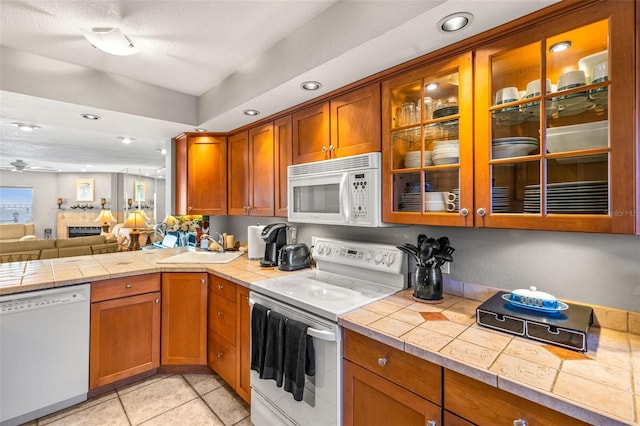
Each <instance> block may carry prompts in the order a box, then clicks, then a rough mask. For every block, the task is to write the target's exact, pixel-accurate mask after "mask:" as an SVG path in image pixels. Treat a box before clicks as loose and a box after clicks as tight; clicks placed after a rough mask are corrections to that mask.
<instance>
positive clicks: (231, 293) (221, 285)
mask: <svg viewBox="0 0 640 426" xmlns="http://www.w3.org/2000/svg"><path fill="white" fill-rule="evenodd" d="M209 282H210V283H212V285H210V286H209V291H210V292H211V293H213V294H217V295H219V296H222V297H224V298H225V299H227V300H229V301H231V302H234V303H235V301H236V285H235V284H234V283H232V282H231V281H228V280H225V279H224V278H220V277H218V276H216V275H209Z"/></svg>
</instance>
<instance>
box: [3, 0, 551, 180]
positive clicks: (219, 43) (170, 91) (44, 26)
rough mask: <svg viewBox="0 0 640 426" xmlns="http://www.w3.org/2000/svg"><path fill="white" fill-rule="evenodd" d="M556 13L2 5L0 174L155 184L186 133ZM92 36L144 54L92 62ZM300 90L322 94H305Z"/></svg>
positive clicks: (390, 7)
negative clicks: (126, 140)
mask: <svg viewBox="0 0 640 426" xmlns="http://www.w3.org/2000/svg"><path fill="white" fill-rule="evenodd" d="M555 1H556V0H526V1H525V0H512V1H506V0H467V1H460V0H418V1H410V0H399V1H393V0H387V1H384V0H379V1H367V0H341V1H311V0H310V1H305V0H283V1H273V0H262V1H242V0H240V1H217V0H209V1H207V0H199V1H189V0H160V1H157V0H117V1H109V0H92V1H87V0H56V1H45V0H1V1H0V45H1V48H2V50H1V55H2V57H1V58H0V59H1V60H0V114H1V115H0V137H1V139H2V144H1V145H0V166H8V164H9V163H10V162H12V161H15V159H18V158H19V159H22V160H24V161H26V162H27V163H29V164H31V165H34V166H51V167H55V168H59V169H61V170H63V171H80V170H82V169H86V168H87V165H91V166H92V168H91V170H93V171H106V172H116V171H119V170H122V169H125V168H127V169H130V170H143V171H144V173H152V172H153V171H154V170H155V169H159V168H162V167H164V166H165V159H164V158H163V157H162V156H161V155H159V154H158V152H157V150H158V149H161V148H163V147H168V146H169V145H170V139H171V137H173V136H175V135H177V134H179V133H180V132H182V131H191V130H193V128H194V127H196V126H204V127H206V128H207V129H209V130H211V131H228V130H231V129H234V128H237V127H239V126H242V125H244V124H248V123H250V122H251V121H252V120H253V119H250V118H247V117H246V116H243V115H242V113H241V112H242V110H243V109H246V108H257V109H259V110H260V111H261V112H262V115H261V116H258V119H259V118H261V117H264V116H266V115H270V114H273V113H275V112H277V111H279V110H282V109H284V108H287V107H290V106H293V105H296V104H298V103H300V102H304V101H305V100H308V99H310V98H311V97H312V96H317V95H318V94H322V93H326V92H327V91H331V90H334V89H336V88H339V87H341V86H343V85H345V84H348V83H349V82H352V81H355V80H357V79H360V78H363V77H365V76H367V75H371V74H373V73H375V72H378V71H381V70H383V69H386V68H389V67H391V66H393V65H396V64H398V63H401V62H404V61H407V60H409V59H411V58H413V57H416V56H419V55H421V54H424V53H427V52H430V51H433V50H435V49H437V48H440V47H443V46H446V45H448V44H452V43H455V42H456V41H459V40H461V39H463V38H467V37H469V36H472V35H474V34H476V33H479V32H481V31H484V30H486V29H489V28H492V27H495V26H497V25H500V24H502V23H504V22H507V21H509V20H512V19H515V18H517V17H520V16H523V15H525V14H527V13H530V12H532V11H535V10H537V9H540V8H542V7H545V6H547V5H549V4H551V3H554V2H555ZM496 10H500V14H499V16H498V14H496V13H494V11H496ZM457 11H469V12H471V13H473V14H474V16H475V20H474V22H473V24H472V25H471V27H470V28H468V29H465V30H464V31H462V32H460V33H459V34H455V35H443V34H441V33H439V32H437V31H436V30H435V24H436V23H437V22H438V20H439V19H440V18H442V17H444V16H446V15H447V14H450V13H453V12H457ZM97 26H100V27H105V26H114V27H115V26H117V27H120V28H121V29H122V30H123V31H124V32H125V33H126V34H127V35H128V36H129V38H130V39H131V40H132V42H133V43H134V44H135V45H136V46H137V47H139V48H141V49H142V51H141V53H139V54H136V55H132V56H126V57H120V56H111V55H108V54H105V53H103V52H101V51H99V50H97V49H94V48H93V47H91V46H90V44H89V43H88V42H87V41H86V40H85V39H84V38H83V37H82V36H81V33H80V30H85V31H88V30H90V29H91V28H92V27H97ZM305 79H315V80H320V81H322V83H323V88H322V90H321V91H320V93H316V94H313V95H310V94H309V93H306V92H303V91H301V90H300V89H299V85H300V82H302V81H304V80H305ZM87 112H90V113H96V114H98V115H100V116H102V119H101V120H99V121H96V122H89V121H87V120H84V119H82V118H80V114H81V113H87ZM12 122H28V123H33V124H36V125H38V126H40V127H41V128H40V129H38V130H36V131H34V132H30V133H25V132H22V131H20V130H19V129H17V128H15V127H13V126H11V123H12ZM117 136H131V137H134V138H136V141H135V142H134V143H132V144H130V145H123V144H122V143H121V142H119V141H118V140H117V139H116V137H117Z"/></svg>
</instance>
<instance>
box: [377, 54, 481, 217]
mask: <svg viewBox="0 0 640 426" xmlns="http://www.w3.org/2000/svg"><path fill="white" fill-rule="evenodd" d="M471 82H472V81H471V55H464V56H462V57H459V58H456V59H455V60H453V61H447V62H446V63H440V64H437V65H434V66H429V67H425V68H423V69H420V70H418V71H414V72H410V73H407V74H406V75H403V76H401V77H397V78H394V79H392V80H389V81H386V82H384V83H383V105H384V108H385V109H384V110H383V126H385V127H387V128H386V129H385V132H384V133H383V134H384V136H383V151H384V153H383V158H384V160H383V162H384V170H383V199H384V200H385V205H384V212H383V215H384V220H385V221H389V222H397V223H422V224H425V223H432V224H448V225H458V226H464V225H467V219H466V217H465V215H464V212H465V211H466V212H468V211H469V210H468V209H469V207H468V206H467V207H466V210H463V209H464V207H465V206H466V205H467V204H468V205H469V206H470V205H471V203H472V197H473V194H472V188H473V186H472V177H471V173H472V158H473V157H472V131H471V128H472V126H471V111H472V107H473V105H472V103H471V102H470V99H471V96H472V92H471V90H472V89H471ZM461 201H462V204H461ZM465 203H467V204H465ZM461 206H462V208H461ZM461 210H463V211H462V214H461Z"/></svg>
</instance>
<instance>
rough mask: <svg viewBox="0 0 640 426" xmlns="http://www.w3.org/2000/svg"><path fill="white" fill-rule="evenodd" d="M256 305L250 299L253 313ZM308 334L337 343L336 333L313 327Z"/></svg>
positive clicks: (308, 329) (308, 330)
mask: <svg viewBox="0 0 640 426" xmlns="http://www.w3.org/2000/svg"><path fill="white" fill-rule="evenodd" d="M255 304H256V301H255V300H253V299H252V298H249V306H251V310H252V311H253V305H255ZM307 334H308V335H309V336H311V337H315V338H316V339H320V340H326V341H327V342H335V341H336V333H334V332H333V331H327V330H318V329H315V328H312V327H309V328H307Z"/></svg>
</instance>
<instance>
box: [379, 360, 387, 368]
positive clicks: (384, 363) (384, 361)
mask: <svg viewBox="0 0 640 426" xmlns="http://www.w3.org/2000/svg"><path fill="white" fill-rule="evenodd" d="M378 365H379V366H380V367H384V366H385V365H387V359H386V358H378Z"/></svg>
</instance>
